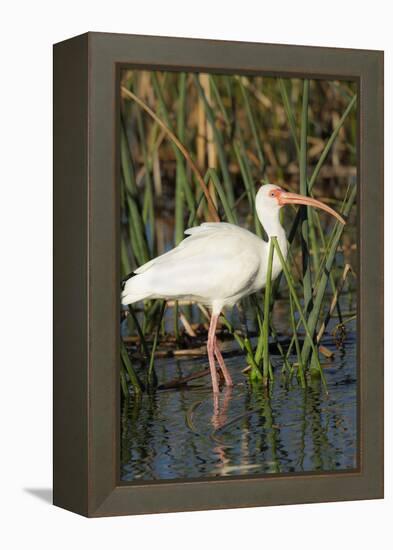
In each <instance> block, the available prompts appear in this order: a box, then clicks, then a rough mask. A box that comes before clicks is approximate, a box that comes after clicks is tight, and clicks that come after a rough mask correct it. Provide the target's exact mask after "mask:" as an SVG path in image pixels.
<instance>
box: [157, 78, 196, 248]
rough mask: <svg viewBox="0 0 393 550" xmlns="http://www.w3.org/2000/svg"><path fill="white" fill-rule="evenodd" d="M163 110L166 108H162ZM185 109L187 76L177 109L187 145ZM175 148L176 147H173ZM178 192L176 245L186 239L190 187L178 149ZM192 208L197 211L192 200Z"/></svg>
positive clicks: (179, 131) (179, 132)
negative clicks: (185, 209) (186, 204)
mask: <svg viewBox="0 0 393 550" xmlns="http://www.w3.org/2000/svg"><path fill="white" fill-rule="evenodd" d="M162 108H164V107H163V106H162ZM185 109H186V74H185V73H180V75H179V98H178V107H177V135H178V136H179V139H180V141H181V142H182V143H185ZM165 113H166V115H165V121H166V123H168V122H169V116H168V113H167V110H166V108H165ZM173 147H175V146H173ZM175 154H176V191H175V244H176V245H178V244H179V243H180V241H181V240H182V239H183V237H184V198H185V189H186V187H188V181H187V174H186V171H185V166H184V159H183V156H182V155H181V154H180V151H179V150H178V149H177V147H176V153H175ZM192 205H193V206H192V208H193V209H195V205H194V200H193V199H192Z"/></svg>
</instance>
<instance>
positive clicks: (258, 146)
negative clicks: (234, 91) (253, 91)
mask: <svg viewBox="0 0 393 550" xmlns="http://www.w3.org/2000/svg"><path fill="white" fill-rule="evenodd" d="M238 83H239V87H240V91H241V94H242V98H243V103H244V107H245V109H246V113H247V119H248V124H249V126H250V129H251V133H252V136H253V138H254V143H255V149H256V152H257V156H258V160H259V170H260V173H261V174H262V173H263V170H264V167H265V159H264V156H263V152H262V145H261V141H260V139H259V134H258V130H257V127H256V124H255V116H254V114H253V112H252V109H251V104H250V100H249V97H248V93H247V90H246V88H245V87H244V84H243V82H242V80H241V78H239V79H238Z"/></svg>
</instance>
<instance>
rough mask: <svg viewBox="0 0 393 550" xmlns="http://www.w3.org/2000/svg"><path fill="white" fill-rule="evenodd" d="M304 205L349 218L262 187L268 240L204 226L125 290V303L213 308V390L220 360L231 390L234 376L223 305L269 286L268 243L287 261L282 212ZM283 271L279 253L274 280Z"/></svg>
mask: <svg viewBox="0 0 393 550" xmlns="http://www.w3.org/2000/svg"><path fill="white" fill-rule="evenodd" d="M287 204H299V205H306V206H312V207H313V208H320V209H322V210H324V211H325V212H328V213H329V214H331V215H332V216H334V217H335V218H337V219H338V220H339V221H340V222H341V223H343V224H345V220H344V219H343V218H342V217H341V216H340V215H339V214H337V212H335V211H334V210H333V209H332V208H330V207H329V206H327V205H326V204H324V203H322V202H320V201H317V200H315V199H313V198H311V197H305V196H302V195H297V194H296V193H288V192H286V191H284V190H283V189H281V188H280V187H278V186H277V185H272V184H265V185H263V186H262V187H261V188H260V189H259V191H258V193H257V195H256V200H255V206H256V212H257V215H258V218H259V220H260V222H261V224H262V226H263V228H264V229H265V231H266V234H267V236H268V241H267V242H266V241H264V240H262V239H260V238H259V237H257V236H256V235H255V234H254V233H251V232H250V231H248V230H246V229H243V228H241V227H239V226H237V225H233V224H230V223H224V222H215V223H203V224H202V225H200V226H198V227H192V228H191V229H187V230H186V231H185V234H186V235H188V237H187V238H185V239H184V240H183V241H181V243H180V244H179V245H178V246H176V247H175V248H173V249H172V250H170V251H169V252H167V253H165V254H162V255H161V256H158V257H157V258H154V259H153V260H151V261H150V262H147V263H146V264H144V265H142V266H141V267H139V268H138V269H136V270H135V272H134V276H131V278H129V279H128V280H127V281H126V282H125V284H124V286H123V291H122V303H123V304H124V305H127V304H132V303H134V302H138V301H140V300H147V299H149V300H150V299H156V298H159V299H166V300H167V299H171V300H183V299H188V300H192V301H195V302H199V303H201V304H204V305H206V306H208V307H209V308H210V309H211V320H210V327H209V334H208V342H207V352H208V358H209V365H210V373H211V380H212V388H213V392H214V393H215V394H216V393H217V392H218V391H219V385H218V377H217V371H216V365H215V360H217V362H218V365H219V367H220V368H221V370H222V373H223V375H224V379H225V382H226V384H227V385H228V386H231V385H232V378H231V375H230V373H229V370H228V368H227V367H226V365H225V362H224V359H223V357H222V355H221V352H220V349H219V347H218V343H217V337H216V328H217V322H218V318H219V315H220V313H221V311H222V309H223V308H224V307H231V306H233V305H234V304H236V302H238V301H239V300H240V299H241V298H243V297H244V296H247V295H249V294H252V293H254V292H256V291H258V290H260V289H261V288H263V287H264V286H265V283H266V276H267V263H268V253H269V243H270V239H271V238H272V237H276V238H277V241H278V244H279V246H280V248H281V251H282V253H283V255H284V257H285V258H286V256H287V251H288V244H287V240H286V236H285V231H284V229H283V227H282V226H281V224H280V218H279V211H280V208H282V207H283V206H285V205H287ZM280 271H281V264H280V262H279V259H278V257H277V255H276V254H275V255H274V256H273V265H272V279H275V278H276V277H277V276H278V274H279V273H280Z"/></svg>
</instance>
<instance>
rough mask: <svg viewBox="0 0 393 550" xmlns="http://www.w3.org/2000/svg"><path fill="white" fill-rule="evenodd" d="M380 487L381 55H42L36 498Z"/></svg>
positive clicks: (125, 500) (306, 492)
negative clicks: (49, 322)
mask: <svg viewBox="0 0 393 550" xmlns="http://www.w3.org/2000/svg"><path fill="white" fill-rule="evenodd" d="M382 496H383V54H382V52H377V51H363V50H348V49H345V50H344V49H339V48H338V49H331V48H314V47H302V46H280V45H271V44H252V43H236V42H219V41H209V40H191V39H179V38H162V37H146V36H131V35H114V34H105V33H87V34H85V35H82V36H79V37H76V38H72V39H70V40H66V41H64V42H61V43H59V44H56V45H55V47H54V503H55V504H56V505H58V506H61V507H63V508H66V509H68V510H71V511H74V512H77V513H80V514H83V515H86V516H92V517H97V516H108V515H120V514H143V513H153V512H169V511H185V510H203V509H213V508H230V507H246V506H262V505H277V504H295V503H305V502H321V501H338V500H354V499H371V498H382Z"/></svg>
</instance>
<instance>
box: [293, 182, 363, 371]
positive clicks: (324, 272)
mask: <svg viewBox="0 0 393 550" xmlns="http://www.w3.org/2000/svg"><path fill="white" fill-rule="evenodd" d="M355 199H356V185H354V186H353V189H352V191H351V193H350V196H349V198H348V201H347V203H346V205H345V208H344V210H343V215H344V217H347V216H348V215H349V213H350V211H351V208H352V205H353V203H354V202H355ZM343 231H344V226H343V225H342V224H341V223H339V222H336V225H335V227H334V229H333V234H332V238H331V242H330V245H329V249H328V251H327V255H326V261H325V263H324V265H323V266H322V269H321V278H320V281H319V285H318V290H317V292H316V295H315V299H314V305H313V308H312V310H311V312H310V314H309V317H308V323H307V330H308V331H309V332H310V333H311V334H314V333H315V330H316V327H317V323H318V319H319V313H320V310H321V306H322V302H323V297H324V295H325V291H326V286H327V283H328V280H329V274H330V271H331V269H332V266H333V263H334V258H335V255H336V250H337V247H338V245H339V242H340V239H341V235H342V233H343ZM310 350H311V346H310V342H309V341H308V340H305V342H304V344H303V349H302V360H303V363H306V362H307V360H308V357H309V355H310Z"/></svg>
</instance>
